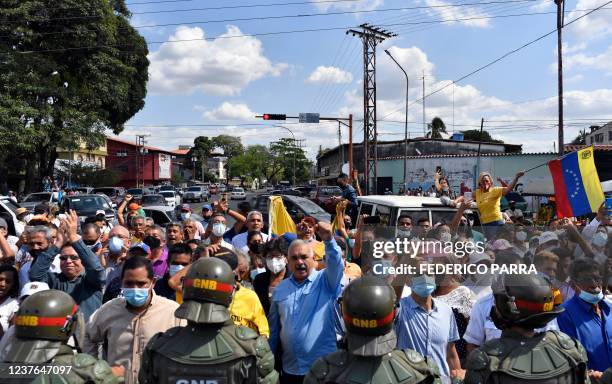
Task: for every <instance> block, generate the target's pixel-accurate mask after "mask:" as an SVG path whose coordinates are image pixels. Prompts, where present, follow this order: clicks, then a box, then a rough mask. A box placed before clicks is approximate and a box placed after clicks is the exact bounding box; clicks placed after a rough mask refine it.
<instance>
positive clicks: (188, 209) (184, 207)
mask: <svg viewBox="0 0 612 384" xmlns="http://www.w3.org/2000/svg"><path fill="white" fill-rule="evenodd" d="M181 211H188V212H191V207H190V206H189V204H183V205H181Z"/></svg>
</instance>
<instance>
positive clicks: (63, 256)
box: [59, 255, 81, 261]
mask: <svg viewBox="0 0 612 384" xmlns="http://www.w3.org/2000/svg"><path fill="white" fill-rule="evenodd" d="M69 258H70V260H72V261H77V260H80V259H81V258H80V257H79V255H61V256H60V257H59V259H60V261H67V260H68V259H69Z"/></svg>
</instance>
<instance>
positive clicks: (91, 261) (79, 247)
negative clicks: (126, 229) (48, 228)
mask: <svg viewBox="0 0 612 384" xmlns="http://www.w3.org/2000/svg"><path fill="white" fill-rule="evenodd" d="M64 222H65V223H66V228H67V230H68V234H67V235H68V241H69V242H70V244H72V247H73V248H74V250H75V251H76V252H77V254H78V255H79V257H80V258H81V262H82V263H83V267H84V268H85V280H86V281H87V282H88V283H89V284H90V285H91V286H93V287H95V288H97V289H100V290H102V288H104V283H106V272H105V271H104V267H102V265H101V264H100V260H99V259H98V256H97V255H96V254H95V253H93V252H92V251H91V249H89V247H88V246H86V245H85V243H84V242H83V240H82V239H81V236H79V234H78V233H77V231H78V228H79V216H78V215H77V213H76V212H75V211H74V210H70V213H69V214H68V215H66V218H65V219H64Z"/></svg>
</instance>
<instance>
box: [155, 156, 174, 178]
mask: <svg viewBox="0 0 612 384" xmlns="http://www.w3.org/2000/svg"><path fill="white" fill-rule="evenodd" d="M171 177H172V156H170V155H166V154H163V153H160V154H159V175H158V178H160V179H170V178H171Z"/></svg>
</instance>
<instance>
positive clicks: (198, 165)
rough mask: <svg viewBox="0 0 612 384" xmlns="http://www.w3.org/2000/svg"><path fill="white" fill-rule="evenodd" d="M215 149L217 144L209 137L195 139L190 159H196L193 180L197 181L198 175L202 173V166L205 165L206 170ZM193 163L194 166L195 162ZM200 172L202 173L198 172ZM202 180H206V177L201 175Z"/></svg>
mask: <svg viewBox="0 0 612 384" xmlns="http://www.w3.org/2000/svg"><path fill="white" fill-rule="evenodd" d="M213 148H215V143H214V140H213V139H211V138H209V137H207V136H198V137H196V138H195V140H194V141H193V147H191V150H190V151H189V159H190V160H191V159H193V158H195V159H196V161H195V175H193V178H194V179H195V180H197V177H196V175H197V174H198V172H200V173H201V172H202V171H201V169H202V164H204V166H205V167H204V168H206V164H207V163H208V157H209V156H210V152H211V151H212V150H213ZM191 161H192V166H193V165H194V164H193V160H191ZM198 170H200V171H198ZM205 172H206V169H205ZM201 176H202V179H204V175H201Z"/></svg>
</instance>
